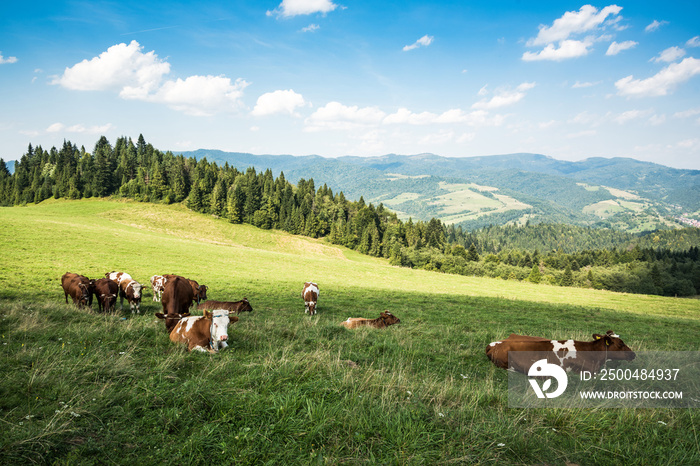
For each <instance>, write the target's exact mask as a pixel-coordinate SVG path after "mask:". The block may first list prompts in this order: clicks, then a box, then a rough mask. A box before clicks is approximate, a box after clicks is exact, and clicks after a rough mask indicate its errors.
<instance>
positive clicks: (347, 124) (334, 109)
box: [305, 102, 386, 131]
mask: <svg viewBox="0 0 700 466" xmlns="http://www.w3.org/2000/svg"><path fill="white" fill-rule="evenodd" d="M385 117H386V113H384V112H383V111H381V110H380V109H379V108H377V107H364V108H360V107H358V106H351V107H348V106H346V105H343V104H341V103H340V102H329V103H327V104H326V105H325V106H323V107H321V108H319V109H318V110H316V111H315V112H314V113H313V114H311V116H310V117H309V118H307V119H306V121H305V123H306V127H305V131H320V130H324V129H339V130H347V129H354V128H361V127H366V126H372V125H378V124H380V123H381V122H382V120H383V119H384V118H385Z"/></svg>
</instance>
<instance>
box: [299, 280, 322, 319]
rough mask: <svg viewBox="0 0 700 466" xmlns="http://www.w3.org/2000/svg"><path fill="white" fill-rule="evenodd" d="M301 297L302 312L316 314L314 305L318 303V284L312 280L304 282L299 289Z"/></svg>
mask: <svg viewBox="0 0 700 466" xmlns="http://www.w3.org/2000/svg"><path fill="white" fill-rule="evenodd" d="M301 297H302V298H303V299H304V306H305V310H304V313H306V314H309V315H310V316H312V315H314V314H316V305H317V303H318V285H317V284H316V283H314V282H306V283H304V289H303V290H302V291H301Z"/></svg>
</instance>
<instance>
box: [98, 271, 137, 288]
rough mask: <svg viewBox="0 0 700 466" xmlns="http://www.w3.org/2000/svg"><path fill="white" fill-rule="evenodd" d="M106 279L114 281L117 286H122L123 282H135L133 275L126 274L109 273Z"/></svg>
mask: <svg viewBox="0 0 700 466" xmlns="http://www.w3.org/2000/svg"><path fill="white" fill-rule="evenodd" d="M105 278H109V279H110V280H113V281H114V282H116V283H117V285H121V284H122V281H123V280H133V279H132V278H131V275H129V274H128V273H126V272H107V273H106V274H105Z"/></svg>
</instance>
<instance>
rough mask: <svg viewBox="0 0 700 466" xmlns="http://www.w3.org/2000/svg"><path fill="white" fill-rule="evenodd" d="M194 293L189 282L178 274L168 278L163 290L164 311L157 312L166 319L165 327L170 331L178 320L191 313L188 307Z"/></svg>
mask: <svg viewBox="0 0 700 466" xmlns="http://www.w3.org/2000/svg"><path fill="white" fill-rule="evenodd" d="M193 299H194V293H192V287H191V286H190V284H189V282H188V281H187V280H186V279H184V278H182V277H179V276H177V275H173V276H172V278H168V280H167V281H166V282H165V286H164V290H163V300H162V301H161V304H162V305H163V313H162V314H161V313H156V317H158V318H159V319H164V320H165V329H166V330H167V331H168V333H170V332H171V331H172V330H173V328H174V327H175V326H176V325H177V323H178V321H179V320H180V319H182V318H183V317H186V316H188V315H189V312H188V309H189V308H190V306H191V305H192V300H193Z"/></svg>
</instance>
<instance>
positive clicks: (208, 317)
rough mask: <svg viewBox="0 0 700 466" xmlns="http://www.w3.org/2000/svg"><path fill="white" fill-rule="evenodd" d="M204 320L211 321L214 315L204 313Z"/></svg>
mask: <svg viewBox="0 0 700 466" xmlns="http://www.w3.org/2000/svg"><path fill="white" fill-rule="evenodd" d="M204 318H205V319H211V318H212V313H211V312H209V311H206V310H205V311H204Z"/></svg>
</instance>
